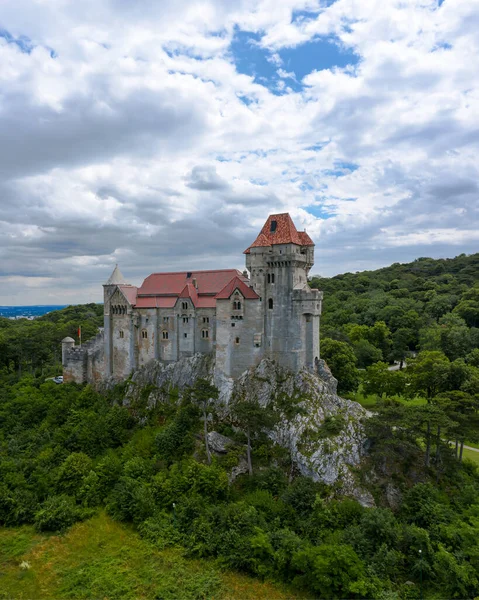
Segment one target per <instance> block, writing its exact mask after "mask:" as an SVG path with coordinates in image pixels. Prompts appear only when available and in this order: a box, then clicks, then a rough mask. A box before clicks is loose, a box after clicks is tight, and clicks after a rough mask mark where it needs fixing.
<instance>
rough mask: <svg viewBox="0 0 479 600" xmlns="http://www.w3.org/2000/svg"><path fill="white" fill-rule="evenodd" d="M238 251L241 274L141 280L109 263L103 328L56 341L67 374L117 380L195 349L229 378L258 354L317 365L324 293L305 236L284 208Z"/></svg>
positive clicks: (291, 366) (291, 365) (287, 363)
mask: <svg viewBox="0 0 479 600" xmlns="http://www.w3.org/2000/svg"><path fill="white" fill-rule="evenodd" d="M245 255H246V268H247V271H245V272H243V273H240V272H239V271H236V270H234V269H231V270H223V271H198V272H196V273H194V272H184V273H156V274H152V275H150V276H149V277H147V279H145V281H144V283H143V284H142V286H141V287H139V288H136V287H135V286H132V285H129V284H127V283H125V281H124V278H123V276H122V274H121V272H120V271H119V269H118V267H116V268H115V270H114V271H113V273H112V275H111V277H110V279H109V280H108V281H107V282H106V284H105V285H104V286H103V287H104V330H103V332H102V333H101V334H99V335H98V336H97V337H96V338H95V339H94V340H91V341H90V342H88V343H87V344H84V345H83V346H81V347H76V346H74V345H73V344H72V342H73V340H71V338H69V341H64V343H63V348H62V359H63V366H64V378H65V381H76V382H78V383H83V382H90V383H95V384H96V383H98V382H99V381H102V380H109V379H113V380H116V381H121V380H124V379H126V378H127V377H128V376H129V375H130V374H131V373H132V372H133V371H135V370H137V369H138V368H140V367H142V366H143V365H145V364H147V363H149V362H150V361H152V360H157V361H160V362H162V363H166V364H168V363H175V362H176V361H178V360H180V359H181V358H187V357H191V356H193V355H194V354H197V353H200V354H204V355H211V356H212V357H213V358H214V362H215V368H216V370H217V371H218V372H219V373H223V374H224V375H226V376H227V377H233V378H237V377H239V376H240V375H241V374H242V373H243V372H244V371H246V370H247V369H249V368H250V367H253V366H256V365H258V364H259V362H260V361H261V360H262V359H263V358H269V359H272V360H274V361H275V362H277V363H278V364H279V365H280V366H282V367H284V368H286V369H288V370H290V371H293V372H298V371H299V370H300V369H301V368H303V367H308V368H310V369H313V368H317V365H318V363H319V320H320V314H321V301H322V293H321V292H319V291H318V290H311V289H310V288H309V285H308V273H309V271H310V269H311V267H312V265H313V262H314V244H313V242H312V240H311V239H310V238H309V236H308V235H307V234H306V232H298V231H297V230H296V228H295V226H294V224H293V222H292V220H291V218H290V216H289V215H288V214H281V215H271V216H270V217H269V218H268V220H267V221H266V223H265V225H264V227H263V229H262V231H261V233H260V234H259V236H258V238H257V239H256V240H255V242H254V243H253V244H252V245H251V246H250V247H249V248H248V249H247V250H246V251H245ZM248 272H249V273H248Z"/></svg>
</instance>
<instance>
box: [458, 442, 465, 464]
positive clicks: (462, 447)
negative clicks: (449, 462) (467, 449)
mask: <svg viewBox="0 0 479 600" xmlns="http://www.w3.org/2000/svg"><path fill="white" fill-rule="evenodd" d="M463 450H464V440H461V452H460V453H459V462H462V451H463Z"/></svg>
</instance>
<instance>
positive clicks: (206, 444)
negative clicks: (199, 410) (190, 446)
mask: <svg viewBox="0 0 479 600" xmlns="http://www.w3.org/2000/svg"><path fill="white" fill-rule="evenodd" d="M206 417H207V415H206V403H205V404H204V405H203V423H204V432H205V449H206V460H207V462H208V464H209V465H211V452H210V446H209V444H208V421H207V419H206Z"/></svg>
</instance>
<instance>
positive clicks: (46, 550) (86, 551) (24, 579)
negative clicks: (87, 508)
mask: <svg viewBox="0 0 479 600" xmlns="http://www.w3.org/2000/svg"><path fill="white" fill-rule="evenodd" d="M22 564H23V567H24V568H22V566H21V565H22ZM0 565H1V566H0V581H1V585H0V598H5V599H7V598H8V599H11V598H15V600H31V599H33V598H34V599H35V600H47V599H48V600H56V599H58V600H63V599H65V598H75V599H78V600H80V599H85V600H90V599H91V598H108V599H109V600H128V599H137V598H138V599H140V598H145V599H151V598H162V599H163V600H179V599H183V600H190V599H192V600H193V599H200V598H222V599H223V600H230V599H231V600H233V599H235V600H239V599H241V600H247V599H251V600H253V599H258V600H261V599H264V600H283V599H284V600H286V598H300V597H301V596H298V595H297V594H296V593H295V592H294V591H293V590H292V589H287V588H286V587H284V586H280V585H273V584H271V583H262V582H261V581H259V580H257V579H256V580H255V579H253V578H251V577H248V576H246V575H241V574H239V573H234V572H232V571H228V570H222V569H220V568H219V567H218V565H216V564H215V563H213V562H211V561H206V560H201V561H200V560H193V559H188V558H185V556H184V552H183V551H182V550H181V549H180V548H167V549H163V550H158V549H157V548H155V547H154V546H153V545H152V544H150V543H149V542H147V541H146V540H143V539H141V538H140V537H139V535H138V534H137V533H136V532H135V531H134V530H133V528H132V527H131V526H128V525H124V524H120V523H117V522H115V521H113V520H112V519H111V518H109V517H108V516H107V515H106V514H104V513H103V512H101V513H100V514H98V515H96V516H95V517H93V518H92V519H89V520H88V521H85V522H83V523H78V524H76V525H74V526H73V527H72V528H71V529H70V530H69V531H68V532H67V533H66V534H65V535H53V534H50V535H47V534H40V533H38V532H36V531H35V530H34V529H33V528H32V527H29V526H24V527H19V528H15V529H13V528H3V529H1V528H0Z"/></svg>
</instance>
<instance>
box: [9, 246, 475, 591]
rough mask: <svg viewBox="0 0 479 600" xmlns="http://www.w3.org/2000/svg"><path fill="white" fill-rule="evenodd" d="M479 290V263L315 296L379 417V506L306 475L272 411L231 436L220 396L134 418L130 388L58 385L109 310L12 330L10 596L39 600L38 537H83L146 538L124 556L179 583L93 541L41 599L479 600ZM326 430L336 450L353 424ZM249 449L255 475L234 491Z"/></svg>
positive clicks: (70, 313) (244, 418)
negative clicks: (246, 584)
mask: <svg viewBox="0 0 479 600" xmlns="http://www.w3.org/2000/svg"><path fill="white" fill-rule="evenodd" d="M478 282H479V255H474V256H459V257H457V258H455V259H451V260H432V259H419V260H417V261H415V262H414V263H411V264H408V265H392V266H391V267H388V268H386V269H381V270H378V271H373V272H366V273H359V274H345V275H341V276H337V277H334V278H331V279H324V278H316V277H315V278H313V279H312V282H311V285H312V286H313V287H319V288H320V289H322V290H323V291H324V313H323V320H322V340H321V343H322V356H323V357H324V358H326V360H327V361H328V363H329V365H330V367H331V369H332V371H333V374H335V376H336V377H337V378H338V380H339V386H340V389H341V390H342V392H343V393H345V394H347V395H348V396H349V397H350V398H354V399H356V400H359V401H361V402H362V403H364V404H365V405H366V406H368V407H370V408H371V409H372V413H371V416H370V417H369V418H367V419H366V420H365V422H364V427H365V429H366V434H367V439H368V455H367V458H366V459H365V460H364V463H363V465H362V467H361V468H360V469H358V473H357V477H358V479H359V480H360V481H361V484H362V485H363V486H364V487H365V488H366V489H368V490H369V491H370V492H371V493H372V495H373V496H374V499H375V504H376V507H375V508H364V507H363V506H361V505H360V504H359V503H358V502H356V501H355V500H353V499H351V498H346V497H343V496H341V494H340V490H338V489H337V487H335V486H328V485H326V484H323V483H315V482H313V481H312V480H311V479H309V478H306V477H302V476H301V475H300V474H299V473H297V472H295V471H294V470H293V471H292V470H291V457H290V456H288V455H286V453H285V450H284V449H282V448H279V447H278V446H276V445H275V444H273V443H272V442H271V440H270V439H269V438H268V436H267V434H266V432H267V430H268V427H270V426H271V423H273V422H274V419H275V415H274V414H270V413H269V411H268V409H265V408H261V407H260V406H259V405H253V404H252V405H250V406H238V407H236V408H235V407H233V410H232V411H231V416H230V417H229V418H227V419H224V418H223V419H220V417H219V416H218V415H217V414H216V412H215V410H213V407H212V405H211V404H209V403H208V401H207V400H208V399H209V398H214V397H215V395H216V391H215V389H214V388H212V387H211V386H210V384H208V383H207V382H205V381H201V380H199V381H198V382H197V384H196V385H195V386H194V387H193V388H191V389H189V390H187V391H186V392H185V393H184V394H182V395H181V396H180V395H179V394H178V391H177V390H174V389H173V390H170V395H169V402H166V403H164V404H157V405H156V406H151V405H150V404H149V403H148V397H149V394H150V392H151V390H149V389H145V390H144V391H143V392H142V393H141V394H140V395H139V399H138V400H136V401H135V402H125V389H126V387H127V386H128V385H131V384H129V383H125V384H123V385H120V386H117V387H116V388H114V389H111V390H109V391H108V392H105V393H103V394H100V393H97V392H95V391H94V390H92V389H91V388H90V387H88V386H77V385H75V384H68V385H55V384H54V383H53V382H52V381H46V378H47V377H46V376H47V375H49V374H50V372H52V373H53V372H54V371H55V369H58V367H59V365H58V350H57V349H56V346H55V344H56V343H58V344H59V342H60V340H61V339H62V338H63V337H64V336H65V335H74V334H75V332H76V329H77V327H78V325H80V324H82V326H83V331H84V332H85V331H86V332H88V334H89V335H94V334H95V333H96V331H97V328H98V326H99V325H100V324H101V310H102V308H101V306H100V307H98V306H96V305H88V306H86V307H69V308H67V309H64V310H62V311H57V312H55V313H51V314H50V315H46V316H45V317H42V318H41V319H38V320H35V321H25V322H22V321H8V322H5V323H4V322H3V321H0V357H1V359H0V360H1V365H0V523H2V524H3V525H4V529H3V530H0V565H2V566H0V578H1V579H0V580H1V581H2V582H3V589H2V590H0V598H2V597H4V598H10V597H19V598H20V597H23V596H22V593H23V592H22V591H21V590H22V585H27V584H28V585H31V586H33V585H34V580H35V577H37V578H40V575H39V574H38V573H37V572H36V569H37V571H38V569H39V566H38V564H36V563H35V560H38V558H37V559H35V557H38V556H39V553H40V550H38V549H37V550H35V552H33V551H31V552H30V554H28V553H27V549H29V548H30V549H31V547H33V546H32V544H33V543H34V542H33V541H32V540H36V539H37V538H36V537H35V536H39V535H42V536H47V537H48V536H54V535H55V534H58V533H60V534H61V535H62V536H64V537H63V539H68V536H69V535H71V534H70V532H71V531H77V530H75V525H74V524H75V523H77V524H78V523H83V524H85V527H88V523H93V524H94V527H98V528H99V529H102V528H104V529H107V530H108V531H110V536H112V535H113V534H112V533H111V532H112V531H113V525H112V524H113V523H116V524H120V525H121V526H124V527H128V528H130V529H128V530H127V531H128V534H127V535H125V537H124V541H123V542H122V543H123V544H124V545H125V547H126V544H127V543H129V542H127V540H131V539H137V540H138V542H135V544H136V546H135V548H140V543H141V544H146V546H141V548H142V552H143V554H142V555H141V556H145V557H146V556H150V555H152V553H154V552H170V551H171V552H173V551H174V552H175V553H176V554H174V556H175V557H176V558H175V559H174V560H172V559H171V565H170V567H169V568H170V570H171V572H172V573H175V578H174V581H173V580H172V579H171V577H170V579H168V576H167V575H166V574H163V575H161V577H163V579H162V578H161V577H160V576H157V577H156V579H155V576H154V575H153V571H152V570H151V567H150V570H145V569H146V568H143V570H142V568H141V567H138V569H137V571H135V573H132V572H131V571H129V568H128V561H133V562H134V563H135V561H139V559H138V555H137V554H135V555H133V554H132V552H133V551H132V550H131V549H130V550H128V552H129V554H128V556H127V557H126V558H125V557H122V560H121V561H119V559H118V557H117V556H116V555H115V557H112V556H110V555H109V554H108V552H109V545H108V543H107V542H105V541H104V540H103V539H101V540H100V541H98V539H97V538H94V536H92V541H91V542H89V543H90V554H91V556H90V557H89V558H85V559H84V562H83V563H81V564H80V565H79V566H78V567H76V568H75V569H74V570H72V569H70V571H69V570H68V568H67V567H65V566H62V568H61V569H60V568H59V571H58V572H56V578H57V579H58V581H60V582H61V584H59V585H60V587H59V588H55V589H54V588H49V589H48V593H47V591H44V592H41V590H44V589H47V588H45V585H46V583H45V581H46V580H47V579H48V577H47V576H45V577H46V579H41V581H40V579H39V583H38V587H36V588H35V587H30V588H28V587H27V588H24V589H30V590H34V591H35V593H37V594H38V595H39V597H42V596H41V593H43V594H44V596H43V597H58V598H60V597H71V598H90V597H105V598H136V597H141V596H143V597H152V598H165V599H166V598H185V599H189V598H191V599H193V598H198V599H199V598H213V597H215V598H220V597H225V598H226V597H232V598H234V597H237V598H240V597H242V596H241V594H238V595H237V596H235V595H234V594H232V593H231V592H226V591H225V588H224V587H222V586H223V585H224V582H223V579H222V577H224V574H225V573H227V572H229V571H231V570H234V571H237V572H242V573H245V574H248V575H250V576H252V577H254V578H256V580H257V582H258V585H265V586H266V585H277V586H281V585H286V586H291V587H290V588H288V589H289V591H286V592H285V591H284V589H283V588H281V590H282V591H280V588H279V587H277V588H272V587H268V588H267V589H268V594H269V595H268V597H270V598H273V597H277V598H280V597H281V598H282V597H297V598H380V599H384V600H402V599H404V600H406V599H419V598H430V599H439V598H470V599H471V600H472V599H474V598H475V597H477V596H478V595H479V500H478V498H479V470H478V464H477V461H476V462H473V460H471V459H474V454H475V453H474V452H472V451H470V450H469V451H468V449H467V446H471V445H474V444H475V443H477V442H478V441H479V438H478V431H479V335H478V333H479V328H478V325H479V285H478ZM4 321H5V320H4ZM80 321H81V322H80ZM42 338H43V339H44V340H46V342H45V343H44V344H42ZM43 347H45V349H44V350H42V352H44V353H43V354H37V353H36V349H37V348H38V349H40V348H43ZM394 363H396V366H395V367H394V369H395V370H390V369H391V366H392V365H393V364H394ZM400 367H402V368H400ZM300 409H301V407H300V406H297V407H295V406H292V407H291V410H298V411H299V410H300ZM205 414H207V415H208V419H207V420H206V421H205V419H204V415H205ZM205 429H206V430H210V431H217V432H219V433H221V434H224V435H227V436H228V437H229V438H230V439H231V441H232V443H231V447H230V448H229V451H228V452H227V453H225V454H221V455H219V454H214V453H212V452H211V451H210V450H209V449H208V446H207V444H205V436H204V432H205ZM323 431H324V435H326V436H331V437H334V435H335V424H334V423H327V427H326V423H325V427H324V428H323ZM248 442H249V443H248ZM245 446H250V449H251V457H252V465H253V471H252V474H248V473H246V474H244V475H241V476H239V477H237V478H236V479H234V481H232V480H231V477H230V474H231V470H232V468H234V467H235V466H236V465H237V464H238V462H239V460H241V458H242V457H243V456H244V455H245V453H246V450H245ZM477 456H479V454H477ZM77 526H78V525H77ZM88 531H91V529H89V530H88ZM115 531H117V530H115ZM115 535H116V534H115ZM118 535H120V534H118ZM2 536H3V537H2ZM9 536H10V537H9ZM2 539H3V540H10V542H9V544H5V547H2ZM42 539H43V538H42ZM55 539H56V538H55ZM93 539H96V540H97V541H95V542H93ZM35 543H40V542H35ZM42 543H46V542H42ZM65 543H66V542H65ZM94 544H96V545H94ZM76 547H77V546H76ZM77 548H78V547H77ZM135 552H140V551H139V550H135ZM47 554H48V553H47ZM97 555H98V556H97ZM100 555H102V556H103V557H101V556H100ZM26 556H27V558H28V557H30V556H31V557H33V558H32V560H31V561H30V558H28V559H26V558H25V557H26ZM169 556H170V557H171V556H173V555H169ZM142 560H143V559H142ZM187 560H199V561H201V563H200V564H201V565H203V568H200V570H199V571H198V572H195V574H191V575H188V576H186V575H184V576H181V575H180V573H179V572H178V567H177V566H176V567H175V564H181V565H182V567H181V568H182V569H184V570H185V572H186V570H187V567H186V565H187V563H186V562H185V561H187ZM21 561H22V562H21ZM29 561H30V562H29ZM45 561H47V559H45ZM182 561H183V562H182ZM143 562H147V559H144V561H143ZM21 564H23V565H24V566H23V567H21V566H20V565H21ZM62 564H63V563H62ZM135 564H136V563H135ZM188 564H189V563H188ZM48 565H49V567H48V568H49V569H50V571H51V569H54V567H52V556H51V555H48ZM262 582H264V583H262ZM268 582H273V583H268ZM35 585H36V584H35ZM265 589H266V588H265ZM52 590H53V591H52ZM33 593H34V592H32V591H31V593H30V596H31V595H32V594H33ZM55 594H57V595H55ZM228 594H229V595H228ZM282 594H286V595H287V596H284V595H282ZM24 597H28V594H27V593H26V595H25V596H24ZM244 597H246V596H244ZM253 597H261V592H260V591H259V589H258V591H257V592H256V596H253Z"/></svg>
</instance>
